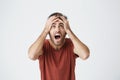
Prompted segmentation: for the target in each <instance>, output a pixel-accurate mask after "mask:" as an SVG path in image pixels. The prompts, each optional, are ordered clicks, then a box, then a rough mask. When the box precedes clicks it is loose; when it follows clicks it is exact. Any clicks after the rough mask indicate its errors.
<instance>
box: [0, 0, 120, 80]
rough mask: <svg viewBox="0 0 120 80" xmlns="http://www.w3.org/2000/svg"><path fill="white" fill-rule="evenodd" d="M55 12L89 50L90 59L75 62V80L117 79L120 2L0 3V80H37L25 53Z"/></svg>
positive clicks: (19, 0)
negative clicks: (66, 22) (67, 21)
mask: <svg viewBox="0 0 120 80" xmlns="http://www.w3.org/2000/svg"><path fill="white" fill-rule="evenodd" d="M57 11H58V12H62V13H63V14H65V15H66V16H68V20H69V22H70V26H71V29H72V30H73V32H74V33H75V34H76V35H77V36H78V38H79V39H80V40H81V41H82V42H84V43H85V44H86V45H87V46H88V47H89V48H90V52H91V55H90V57H89V59H87V60H85V61H83V60H81V59H77V61H76V69H75V74H76V80H120V1H119V0H0V80H40V71H39V65H38V61H31V60H30V59H29V58H28V56H27V52H28V48H29V46H30V45H31V44H32V43H33V42H34V41H35V40H36V39H37V37H38V36H39V35H40V33H41V32H42V30H43V28H44V24H45V22H46V20H47V17H48V16H49V15H50V14H51V13H53V12H57Z"/></svg>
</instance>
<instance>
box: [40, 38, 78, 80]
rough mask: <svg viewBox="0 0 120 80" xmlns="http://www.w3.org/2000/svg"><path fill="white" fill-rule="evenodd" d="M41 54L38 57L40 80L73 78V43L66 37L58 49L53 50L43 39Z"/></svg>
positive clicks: (71, 79) (67, 79)
mask: <svg viewBox="0 0 120 80" xmlns="http://www.w3.org/2000/svg"><path fill="white" fill-rule="evenodd" d="M43 51H44V53H43V55H41V56H40V57H39V59H38V60H39V67H40V71H41V80H75V72H74V71H75V58H76V57H77V56H76V55H75V54H74V53H73V44H72V42H71V40H70V39H66V41H65V44H64V45H63V47H62V48H61V49H60V50H55V49H54V48H53V47H52V46H51V45H50V43H49V41H48V40H45V43H44V47H43Z"/></svg>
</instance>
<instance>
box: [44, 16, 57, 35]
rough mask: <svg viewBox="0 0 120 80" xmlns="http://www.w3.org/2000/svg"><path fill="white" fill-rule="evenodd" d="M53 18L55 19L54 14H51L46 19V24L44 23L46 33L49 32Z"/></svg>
mask: <svg viewBox="0 0 120 80" xmlns="http://www.w3.org/2000/svg"><path fill="white" fill-rule="evenodd" d="M55 19H56V17H55V16H51V17H50V18H49V19H48V20H47V22H46V24H45V28H44V31H45V32H46V33H49V32H50V29H51V25H52V23H53V21H54V20H55Z"/></svg>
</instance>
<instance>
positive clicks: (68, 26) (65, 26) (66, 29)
mask: <svg viewBox="0 0 120 80" xmlns="http://www.w3.org/2000/svg"><path fill="white" fill-rule="evenodd" d="M60 18H61V19H62V20H63V24H64V29H65V32H66V33H67V32H68V31H71V29H70V25H69V22H68V20H67V19H65V17H63V16H61V17H60Z"/></svg>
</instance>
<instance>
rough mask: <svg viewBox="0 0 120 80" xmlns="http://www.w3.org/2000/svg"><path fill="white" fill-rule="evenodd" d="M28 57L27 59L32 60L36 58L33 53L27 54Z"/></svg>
mask: <svg viewBox="0 0 120 80" xmlns="http://www.w3.org/2000/svg"><path fill="white" fill-rule="evenodd" d="M28 57H29V59H31V60H33V61H35V60H36V59H37V58H36V57H35V56H34V55H30V54H29V55H28Z"/></svg>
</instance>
